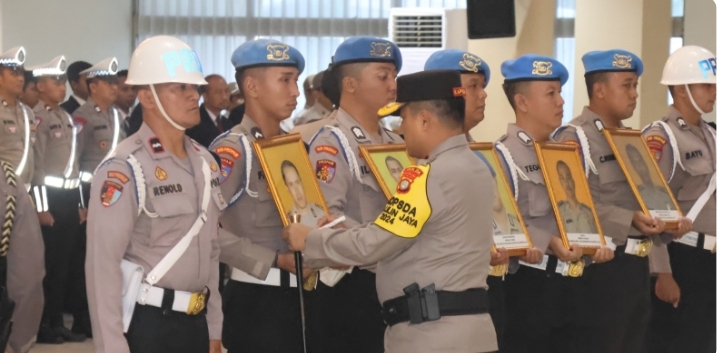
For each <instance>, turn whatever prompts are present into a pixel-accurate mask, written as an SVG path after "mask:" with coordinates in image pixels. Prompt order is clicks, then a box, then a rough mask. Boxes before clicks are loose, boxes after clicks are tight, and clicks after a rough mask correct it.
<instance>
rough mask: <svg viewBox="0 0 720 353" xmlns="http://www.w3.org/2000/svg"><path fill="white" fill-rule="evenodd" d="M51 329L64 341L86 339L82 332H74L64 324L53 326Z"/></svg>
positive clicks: (82, 340) (81, 340)
mask: <svg viewBox="0 0 720 353" xmlns="http://www.w3.org/2000/svg"><path fill="white" fill-rule="evenodd" d="M53 331H55V333H57V334H58V335H60V336H61V337H62V338H63V339H64V340H65V342H84V341H85V340H86V339H87V336H85V335H84V334H82V333H74V332H72V331H70V330H68V329H67V327H65V326H60V327H55V328H53Z"/></svg>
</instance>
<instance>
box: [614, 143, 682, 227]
mask: <svg viewBox="0 0 720 353" xmlns="http://www.w3.org/2000/svg"><path fill="white" fill-rule="evenodd" d="M603 134H605V138H607V141H608V144H609V145H610V148H612V151H613V154H614V155H615V158H617V161H618V163H619V164H620V168H622V170H623V173H625V177H626V178H627V180H628V183H630V187H631V188H632V190H633V193H635V197H636V198H637V200H638V203H639V204H640V207H641V208H642V210H643V212H644V213H645V214H646V215H647V216H650V217H658V218H660V219H662V220H663V221H664V222H665V223H666V226H667V227H668V228H677V226H678V224H677V223H678V222H677V220H678V218H680V217H682V212H681V211H680V207H679V206H678V204H677V201H675V198H674V197H673V194H672V192H671V191H670V187H668V184H667V182H666V181H665V178H664V177H663V175H662V173H661V172H660V167H658V165H657V163H656V162H655V158H653V155H652V153H651V152H650V149H649V148H648V146H647V144H646V143H645V139H644V138H643V137H642V133H641V132H640V131H639V130H630V129H603Z"/></svg>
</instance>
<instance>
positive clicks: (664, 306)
mask: <svg viewBox="0 0 720 353" xmlns="http://www.w3.org/2000/svg"><path fill="white" fill-rule="evenodd" d="M668 252H669V253H670V264H671V266H672V271H673V278H675V281H676V282H677V283H678V286H679V287H680V303H679V304H678V307H677V309H676V308H674V307H673V306H672V304H669V303H666V302H663V301H662V300H660V299H658V297H657V296H655V281H656V279H655V278H653V279H652V281H651V287H650V288H651V293H652V314H651V316H650V317H651V319H650V325H649V326H648V332H647V336H646V346H645V352H647V353H675V352H682V353H685V352H697V353H705V352H715V351H716V347H717V345H716V331H715V330H716V327H717V323H716V318H715V315H716V311H715V310H716V300H717V297H716V293H717V292H716V289H715V283H716V279H715V275H716V269H715V263H716V255H715V254H713V253H711V252H710V251H707V250H704V249H698V248H691V247H689V246H687V245H683V244H678V243H670V244H668Z"/></svg>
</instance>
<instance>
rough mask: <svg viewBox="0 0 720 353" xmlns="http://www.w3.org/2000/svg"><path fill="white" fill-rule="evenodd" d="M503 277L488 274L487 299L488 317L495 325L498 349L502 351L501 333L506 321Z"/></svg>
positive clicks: (503, 330) (503, 331)
mask: <svg viewBox="0 0 720 353" xmlns="http://www.w3.org/2000/svg"><path fill="white" fill-rule="evenodd" d="M504 282H505V281H504V279H503V277H496V276H488V278H487V284H488V301H489V302H490V318H491V319H492V323H493V326H495V335H496V336H497V342H498V349H499V350H500V351H501V352H502V351H503V343H504V342H503V334H504V333H505V324H506V321H507V318H506V314H505V310H506V309H505V283H504Z"/></svg>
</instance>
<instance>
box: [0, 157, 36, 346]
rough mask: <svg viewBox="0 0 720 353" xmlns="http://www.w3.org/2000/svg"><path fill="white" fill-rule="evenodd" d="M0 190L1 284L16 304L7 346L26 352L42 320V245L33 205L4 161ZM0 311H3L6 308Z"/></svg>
mask: <svg viewBox="0 0 720 353" xmlns="http://www.w3.org/2000/svg"><path fill="white" fill-rule="evenodd" d="M0 190H1V191H0V192H2V194H3V197H1V198H0V212H2V217H3V222H2V226H1V227H0V244H1V245H0V256H2V257H6V258H7V268H3V269H1V270H0V271H2V273H0V276H2V278H3V280H2V285H5V283H7V290H8V292H7V294H8V296H9V298H10V300H12V301H13V302H15V311H14V313H13V315H12V330H11V332H10V337H9V342H8V345H9V347H10V349H11V351H12V352H15V353H26V352H29V351H30V347H31V346H32V345H33V344H34V343H35V336H36V334H37V332H38V331H37V330H38V325H40V319H41V317H42V306H43V288H42V279H43V276H45V263H44V260H43V251H44V246H43V241H42V236H41V234H40V225H39V224H38V221H37V218H36V216H35V209H34V207H33V205H32V202H31V200H30V198H29V197H28V195H27V193H26V192H25V188H24V186H23V184H22V183H21V182H20V181H19V180H18V179H17V177H16V176H15V173H14V171H13V168H12V166H11V165H10V163H8V162H5V161H0ZM5 281H7V282H5ZM2 299H5V298H4V297H3V298H2ZM3 304H5V303H4V302H3ZM0 310H3V312H5V310H7V308H5V307H0ZM5 319H7V318H5V317H3V320H5ZM4 329H5V328H3V330H4Z"/></svg>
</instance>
